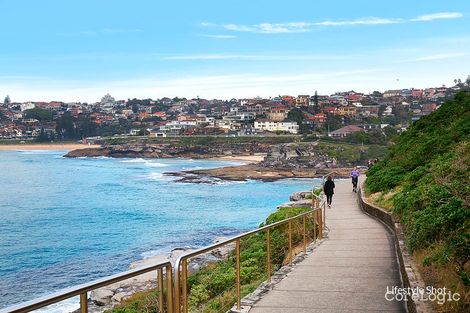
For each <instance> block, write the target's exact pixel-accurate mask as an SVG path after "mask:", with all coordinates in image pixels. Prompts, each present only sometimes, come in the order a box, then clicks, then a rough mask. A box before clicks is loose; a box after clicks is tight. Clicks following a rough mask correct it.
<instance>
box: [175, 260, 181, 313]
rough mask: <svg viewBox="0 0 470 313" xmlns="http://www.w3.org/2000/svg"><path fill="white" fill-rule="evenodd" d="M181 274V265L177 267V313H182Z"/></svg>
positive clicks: (177, 264)
mask: <svg viewBox="0 0 470 313" xmlns="http://www.w3.org/2000/svg"><path fill="white" fill-rule="evenodd" d="M180 276H181V274H180V266H179V263H178V262H176V267H175V313H181V280H180V279H181V277H180Z"/></svg>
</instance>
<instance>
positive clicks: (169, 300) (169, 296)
mask: <svg viewBox="0 0 470 313" xmlns="http://www.w3.org/2000/svg"><path fill="white" fill-rule="evenodd" d="M172 277H173V273H172V270H171V265H167V266H166V307H167V312H168V313H173V284H172V283H171V282H172ZM162 312H163V311H162Z"/></svg>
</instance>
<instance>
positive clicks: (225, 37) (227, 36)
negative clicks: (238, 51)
mask: <svg viewBox="0 0 470 313" xmlns="http://www.w3.org/2000/svg"><path fill="white" fill-rule="evenodd" d="M198 36H199V37H207V38H214V39H234V38H237V36H234V35H209V34H199V35H198Z"/></svg>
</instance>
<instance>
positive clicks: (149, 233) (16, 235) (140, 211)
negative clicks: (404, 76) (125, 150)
mask: <svg viewBox="0 0 470 313" xmlns="http://www.w3.org/2000/svg"><path fill="white" fill-rule="evenodd" d="M63 154H64V151H0V177H1V179H0V277H1V279H0V308H3V307H6V306H8V305H11V304H13V303H17V302H22V301H25V300H30V299H33V298H35V297H37V296H40V295H43V294H44V293H50V292H52V291H56V290H58V289H61V288H64V287H67V286H71V285H75V284H78V283H83V282H86V281H89V280H92V279H96V278H100V277H103V276H106V275H110V274H113V273H116V272H119V271H122V270H126V269H128V266H129V264H130V263H131V262H133V261H136V260H139V259H142V258H145V257H148V256H151V255H155V254H159V253H161V252H168V251H171V249H173V248H175V247H182V246H187V247H199V246H203V245H207V244H210V243H212V242H213V240H214V238H215V237H217V236H230V235H234V234H237V233H240V232H243V231H245V230H248V229H252V228H255V227H257V225H259V223H260V222H261V221H263V219H264V218H265V217H266V216H267V215H268V214H269V213H270V212H272V211H274V210H275V207H276V206H277V205H278V204H280V203H282V202H286V201H287V200H288V199H287V198H288V196H289V194H291V193H292V192H295V191H300V190H306V189H309V188H311V187H312V184H313V183H314V180H283V181H279V182H270V183H263V182H256V181H249V182H219V183H218V184H187V183H177V182H175V181H174V180H175V178H172V177H167V176H164V175H163V174H162V173H164V172H167V171H178V170H184V169H197V168H212V167H220V166H226V165H233V164H239V163H236V162H224V161H208V160H190V159H153V160H144V159H110V158H79V159H68V158H63V157H62V155H63ZM316 183H318V181H316Z"/></svg>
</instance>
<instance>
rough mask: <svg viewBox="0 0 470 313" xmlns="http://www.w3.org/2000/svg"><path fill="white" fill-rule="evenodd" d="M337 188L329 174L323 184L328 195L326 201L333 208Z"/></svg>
mask: <svg viewBox="0 0 470 313" xmlns="http://www.w3.org/2000/svg"><path fill="white" fill-rule="evenodd" d="M334 189H335V182H334V181H333V178H332V177H331V176H328V178H327V179H326V182H325V184H324V185H323V192H324V193H325V195H326V203H327V204H328V207H329V208H330V209H331V201H332V200H333V194H334Z"/></svg>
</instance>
